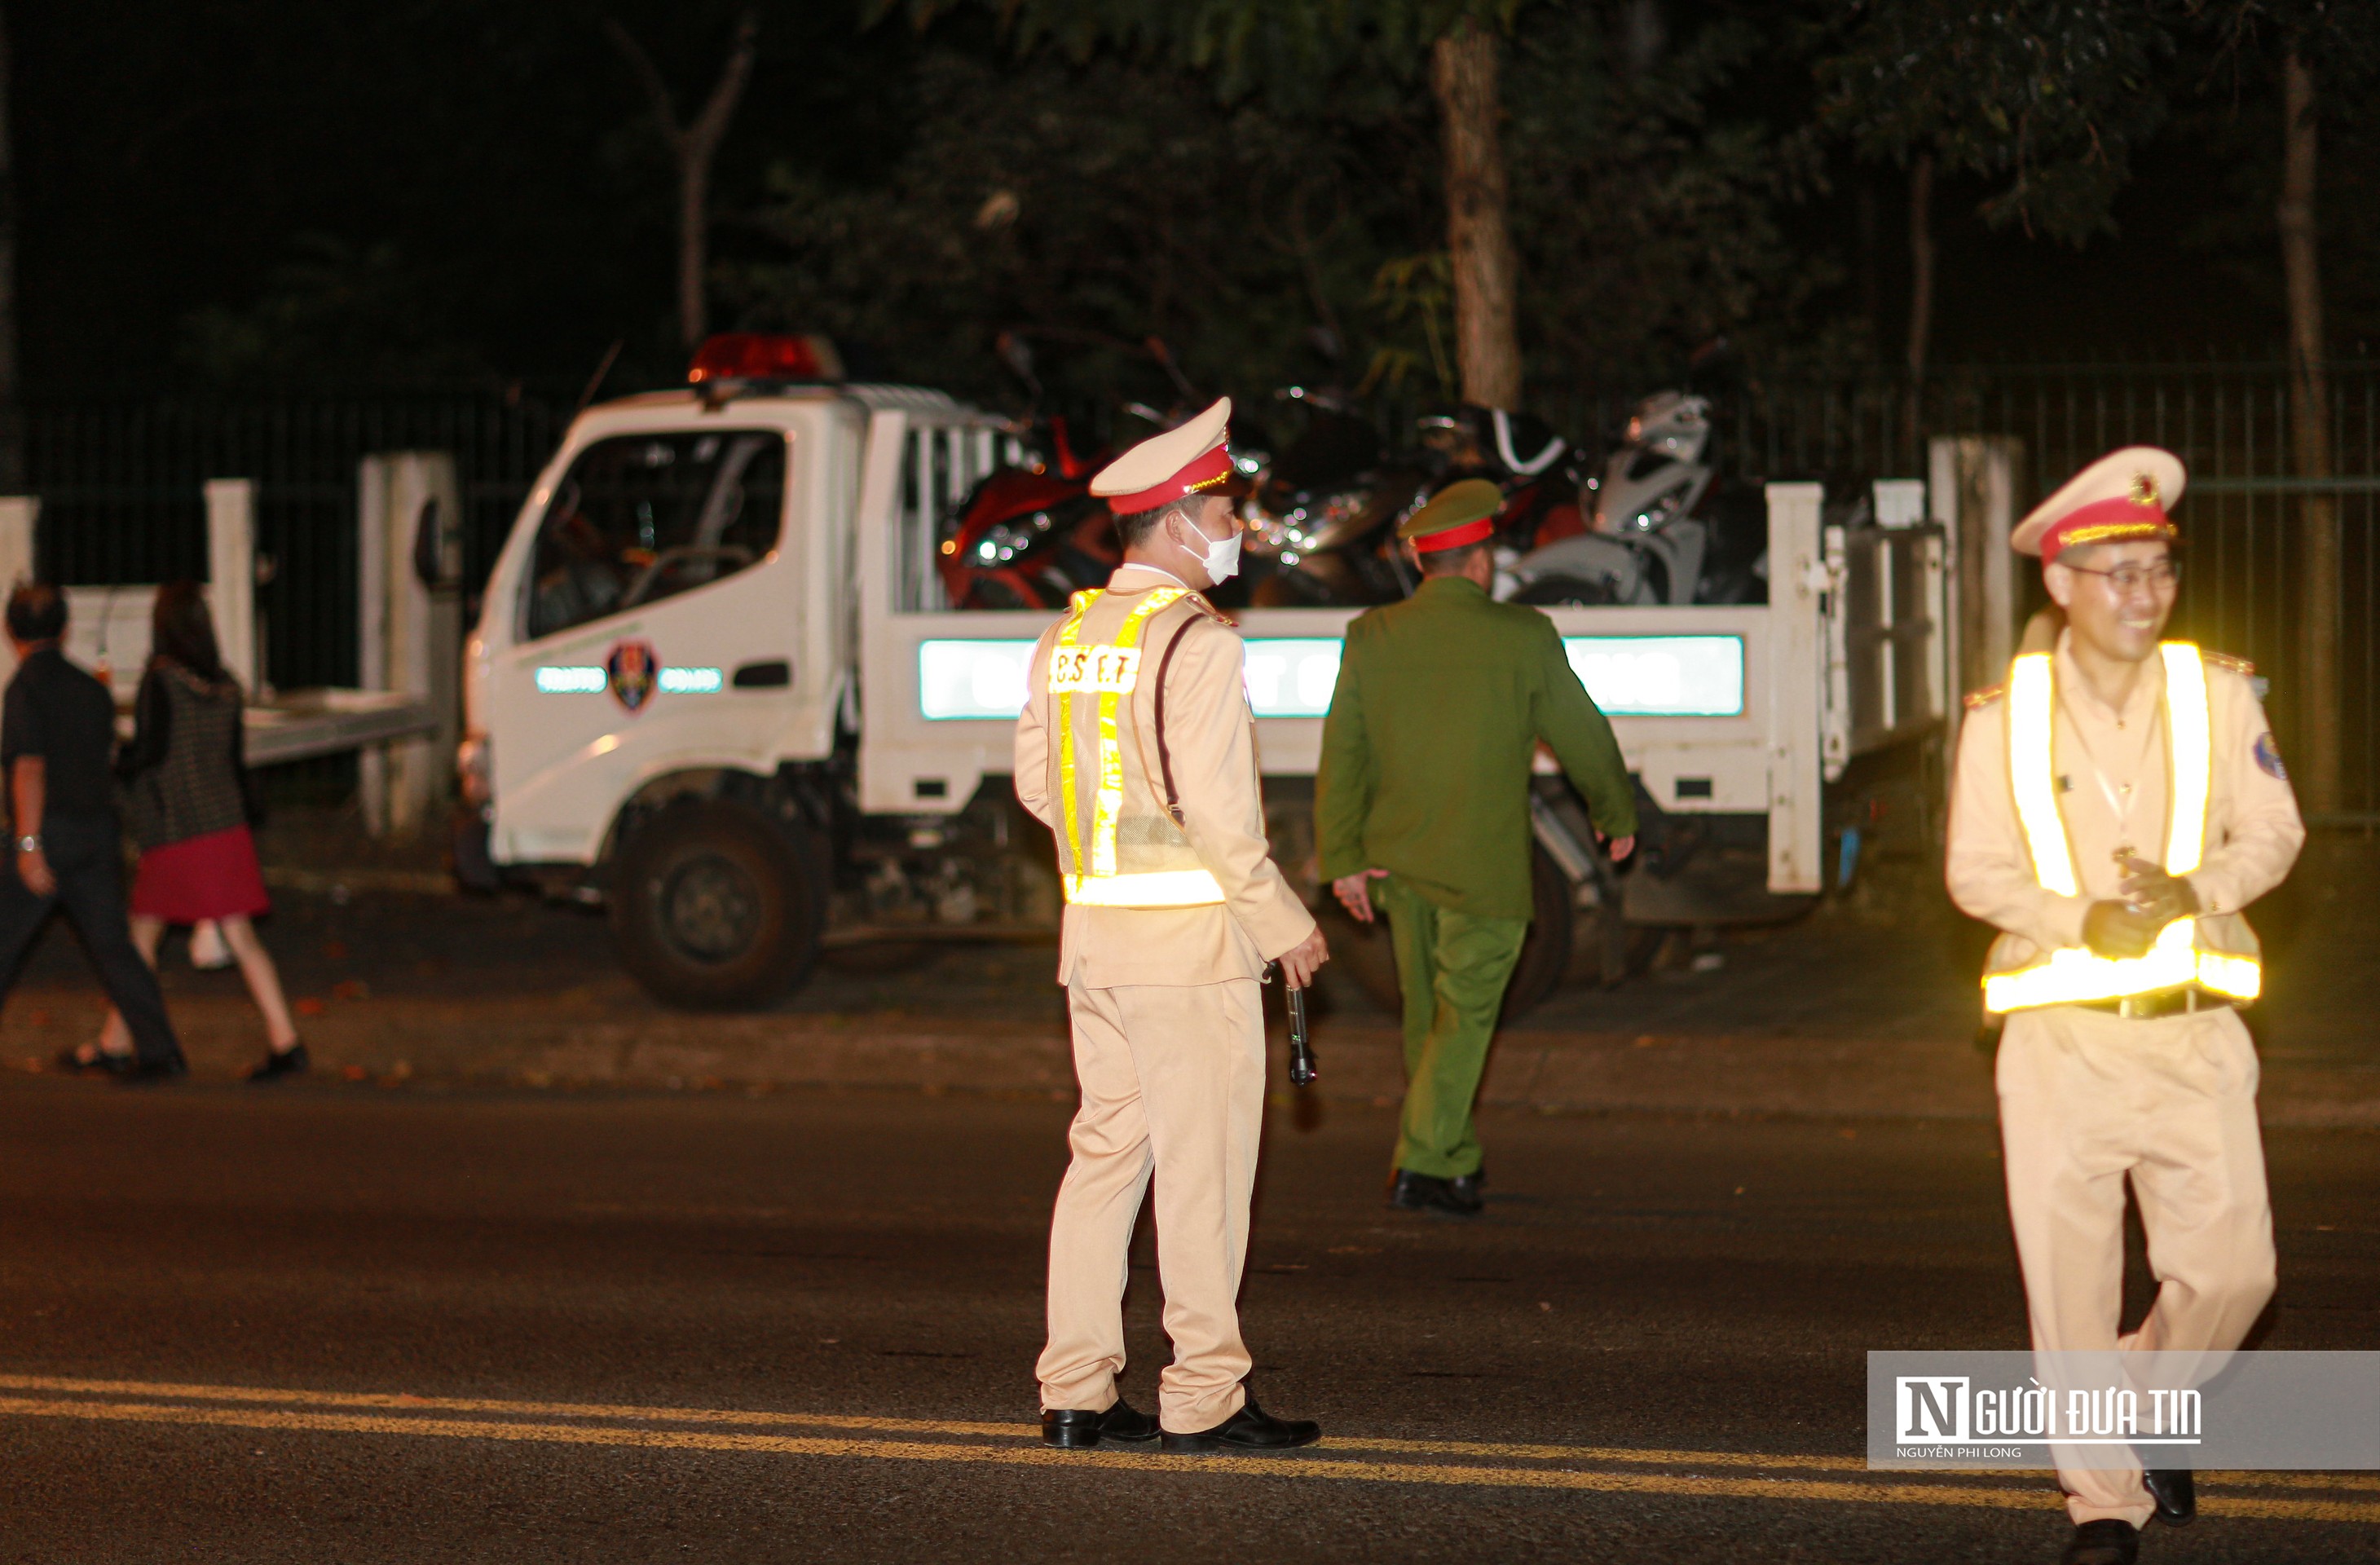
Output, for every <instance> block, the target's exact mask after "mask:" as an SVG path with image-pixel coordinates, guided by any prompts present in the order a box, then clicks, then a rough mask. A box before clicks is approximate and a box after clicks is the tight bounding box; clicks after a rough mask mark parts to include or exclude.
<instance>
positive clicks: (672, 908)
mask: <svg viewBox="0 0 2380 1565" xmlns="http://www.w3.org/2000/svg"><path fill="white" fill-rule="evenodd" d="M819 909H820V896H819V892H818V888H817V886H816V885H815V883H814V882H813V880H812V879H811V876H810V872H809V869H808V858H807V855H804V854H803V853H801V852H800V851H799V847H798V844H797V843H795V842H793V841H789V840H788V838H787V836H786V834H785V833H784V831H782V830H780V829H779V828H778V827H776V826H774V825H772V824H771V822H770V821H769V820H768V819H766V818H764V817H763V816H761V815H760V814H759V812H758V811H756V810H753V809H750V808H747V807H745V806H743V805H740V804H735V803H732V802H730V801H727V800H723V799H698V800H687V801H685V802H683V803H679V804H674V805H672V806H670V807H668V808H667V809H665V810H663V811H662V812H661V814H660V815H658V816H656V817H655V818H654V819H652V820H650V821H649V822H647V823H646V824H645V825H644V826H643V827H642V828H641V829H639V830H638V831H637V832H636V833H635V834H634V835H632V836H631V837H629V839H628V841H627V843H626V844H625V846H624V847H623V848H622V849H621V850H620V861H619V872H618V874H617V876H616V877H615V879H614V883H613V895H612V929H613V935H614V937H615V938H616V939H617V940H619V942H620V956H621V960H622V961H623V962H624V963H625V964H626V966H627V969H628V971H629V972H630V973H631V974H632V975H634V976H635V977H636V979H637V982H638V983H640V984H642V985H643V986H644V987H645V989H647V990H648V991H649V992H650V993H651V994H652V995H653V996H654V998H656V999H658V1000H660V1001H663V1002H664V1003H666V1004H670V1005H676V1006H683V1007H685V1008H686V1009H688V1010H695V1011H735V1010H747V1009H750V1008H753V1007H756V1006H761V1005H766V1004H768V1003H769V1002H771V1001H774V1000H775V999H777V998H778V997H779V996H781V995H783V993H784V992H785V991H786V990H787V989H791V988H792V987H793V986H794V985H795V984H796V983H798V982H799V981H800V980H802V979H803V978H805V977H808V975H809V970H810V966H811V964H813V963H815V962H816V961H817V960H818V953H819Z"/></svg>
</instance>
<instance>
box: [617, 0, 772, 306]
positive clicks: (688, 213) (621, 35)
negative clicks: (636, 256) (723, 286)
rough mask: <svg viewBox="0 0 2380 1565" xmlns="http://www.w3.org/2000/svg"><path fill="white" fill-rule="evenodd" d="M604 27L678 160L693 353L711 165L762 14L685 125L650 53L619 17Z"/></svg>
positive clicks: (746, 24)
mask: <svg viewBox="0 0 2380 1565" xmlns="http://www.w3.org/2000/svg"><path fill="white" fill-rule="evenodd" d="M603 30H604V31H605V32H606V33H607V34H609V35H610V37H611V40H612V43H613V47H614V48H616V49H618V50H619V51H620V54H621V55H622V57H623V58H625V60H626V61H627V62H628V67H629V68H630V69H631V70H633V71H635V72H636V73H637V80H638V81H639V82H641V83H642V84H643V86H644V89H645V96H646V98H647V99H649V100H650V102H651V103H652V110H653V118H654V119H655V120H656V121H657V122H659V124H660V126H661V131H662V140H664V141H666V142H668V143H669V150H670V155H671V156H672V157H673V158H674V159H675V161H676V163H677V332H678V338H679V340H680V342H682V343H683V344H684V345H685V346H686V351H687V352H689V353H691V352H692V351H693V350H694V349H695V348H696V347H698V346H700V344H701V342H702V338H703V333H704V330H705V319H704V318H705V315H706V313H707V311H706V310H705V309H704V301H703V283H704V281H705V274H706V273H709V272H710V165H711V162H712V160H714V159H715V158H717V157H718V155H719V143H720V142H721V141H722V140H725V139H726V136H727V122H728V121H729V120H730V119H732V118H734V117H735V105H736V104H737V103H739V102H741V101H742V99H743V97H744V88H745V85H746V83H747V82H749V81H750V80H751V79H752V60H753V56H754V55H755V54H757V53H758V43H759V33H760V19H759V15H758V14H757V13H755V12H752V11H746V12H745V13H744V15H743V18H742V19H741V20H739V21H738V22H737V23H736V26H735V47H734V49H733V50H732V51H731V52H730V53H729V55H728V56H727V64H726V65H725V66H724V67H722V68H721V70H720V73H719V81H718V84H717V85H715V86H714V87H712V88H711V90H710V98H709V99H707V100H705V102H704V103H703V105H702V112H701V113H700V114H698V115H695V117H694V123H693V124H691V125H683V126H682V125H680V124H679V123H678V118H677V105H676V103H675V102H674V100H673V99H672V98H671V96H670V90H669V84H668V83H667V82H665V81H663V80H662V73H661V70H660V68H659V67H656V66H655V65H654V64H653V61H652V56H651V55H648V54H646V53H645V51H644V48H643V46H642V45H641V44H639V43H638V42H637V41H636V39H635V37H634V36H632V35H631V34H630V33H629V31H628V30H627V29H626V28H625V27H622V26H621V25H620V24H619V23H618V22H616V21H606V22H604V24H603Z"/></svg>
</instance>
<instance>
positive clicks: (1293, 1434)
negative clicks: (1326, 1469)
mask: <svg viewBox="0 0 2380 1565" xmlns="http://www.w3.org/2000/svg"><path fill="white" fill-rule="evenodd" d="M1320 1438H1322V1425H1319V1424H1315V1423H1311V1422H1309V1421H1307V1420H1305V1419H1288V1418H1275V1417H1274V1416H1273V1415H1272V1414H1271V1413H1267V1412H1266V1411H1265V1410H1264V1409H1262V1408H1260V1407H1258V1406H1257V1400H1256V1398H1254V1397H1250V1398H1249V1399H1248V1400H1247V1401H1245V1402H1242V1403H1241V1404H1240V1411H1239V1412H1237V1413H1233V1414H1232V1416H1231V1417H1229V1418H1226V1419H1224V1420H1223V1421H1222V1422H1221V1423H1220V1424H1218V1425H1215V1426H1214V1427H1213V1428H1212V1429H1203V1430H1200V1431H1199V1432H1198V1433H1197V1434H1196V1435H1177V1434H1175V1433H1174V1432H1173V1431H1172V1430H1171V1429H1168V1430H1167V1431H1165V1442H1164V1443H1165V1450H1168V1451H1169V1452H1172V1453H1173V1454H1175V1455H1183V1454H1190V1455H1196V1454H1199V1453H1202V1452H1208V1451H1219V1450H1238V1451H1251V1452H1269V1451H1283V1450H1295V1449H1296V1448H1298V1447H1299V1446H1310V1445H1312V1444H1313V1443H1314V1442H1315V1441H1317V1440H1318V1439H1320Z"/></svg>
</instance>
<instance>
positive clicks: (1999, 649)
mask: <svg viewBox="0 0 2380 1565" xmlns="http://www.w3.org/2000/svg"><path fill="white" fill-rule="evenodd" d="M1928 445H1929V449H1928V451H1927V453H1926V456H1927V466H1928V467H1930V468H1931V473H1930V475H1929V476H1930V479H1931V481H1930V482H1929V483H1928V484H1927V485H1926V494H1927V496H1928V498H1929V500H1930V503H1932V505H1933V507H1934V519H1935V520H1936V521H1937V522H1939V523H1941V524H1942V530H1943V533H1944V535H1945V536H1946V537H1947V538H1948V539H1949V543H1950V562H1949V570H1950V576H1951V580H1952V581H1953V582H1954V583H1955V584H1956V590H1955V592H1954V593H1953V597H1954V598H1955V600H1956V601H1957V604H1958V612H1957V613H1956V614H1955V615H1954V616H1953V620H1952V625H1951V630H1952V634H1953V637H1954V646H1953V649H1952V656H1953V658H1954V660H1955V661H1954V662H1953V664H1952V667H1954V668H1955V669H1956V670H1957V673H1958V679H1959V688H1960V689H1961V691H1965V690H1973V689H1977V688H1980V687H1982V686H1984V685H1997V684H1998V683H1999V682H2000V681H2001V680H2002V679H2005V678H2006V677H2008V667H2009V661H2010V659H2012V658H2014V657H2015V656H2016V605H2017V581H2016V556H2015V554H2014V553H2013V552H2010V549H2009V534H2010V532H2012V531H2014V530H2015V528H2016V493H2017V471H2018V469H2019V468H2020V467H2022V466H2023V462H2024V443H2023V442H2022V441H2019V440H2015V439H2013V438H2011V437H2009V436H2006V435H1937V436H1936V437H1934V439H1933V440H1932V441H1931V442H1929V443H1928Z"/></svg>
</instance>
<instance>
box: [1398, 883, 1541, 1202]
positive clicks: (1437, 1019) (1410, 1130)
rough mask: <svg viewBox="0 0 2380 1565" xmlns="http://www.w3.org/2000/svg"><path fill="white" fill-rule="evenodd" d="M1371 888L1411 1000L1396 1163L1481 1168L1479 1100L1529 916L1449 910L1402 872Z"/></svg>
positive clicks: (1421, 1168)
mask: <svg viewBox="0 0 2380 1565" xmlns="http://www.w3.org/2000/svg"><path fill="white" fill-rule="evenodd" d="M1372 895H1373V897H1374V899H1375V900H1377V901H1378V904H1379V905H1380V907H1381V909H1382V911H1384V912H1386V913H1387V914H1388V916H1389V937H1390V940H1391V942H1392V943H1393V944H1394V946H1395V948H1396V953H1397V987H1398V988H1399V989H1402V990H1403V992H1404V1002H1405V1110H1404V1117H1403V1120H1402V1122H1400V1123H1399V1125H1398V1127H1397V1159H1396V1166H1397V1167H1398V1168H1400V1169H1403V1170H1404V1171H1407V1172H1408V1173H1417V1174H1429V1175H1432V1176H1434V1177H1436V1178H1439V1179H1456V1178H1460V1177H1461V1176H1463V1175H1464V1174H1471V1173H1477V1172H1478V1171H1479V1137H1478V1134H1477V1133H1476V1132H1475V1130H1474V1128H1473V1126H1472V1123H1471V1100H1472V1099H1473V1098H1475V1097H1477V1096H1478V1093H1479V1074H1480V1072H1482V1071H1483V1070H1485V1069H1486V1068H1487V1065H1488V1039H1489V1038H1490V1037H1493V1036H1494V1035H1495V1031H1496V1013H1497V1012H1498V1011H1499V1010H1500V1009H1502V1007H1503V1004H1504V985H1505V983H1506V981H1507V980H1509V979H1510V978H1511V977H1512V964H1514V963H1515V962H1518V961H1519V960H1520V957H1521V941H1522V940H1523V939H1524V938H1525V937H1526V936H1527V934H1528V932H1529V921H1528V920H1527V919H1525V918H1483V917H1480V916H1477V915H1475V914H1468V913H1454V912H1450V911H1449V910H1447V909H1446V908H1443V907H1440V906H1439V905H1438V904H1436V903H1434V902H1432V901H1430V900H1429V899H1428V898H1427V897H1426V896H1424V895H1422V894H1421V893H1420V892H1417V891H1415V890H1413V889H1412V888H1411V887H1409V886H1407V885H1405V884H1404V883H1403V882H1402V881H1401V880H1398V879H1397V877H1395V876H1394V875H1390V876H1388V877H1387V878H1385V879H1383V880H1375V881H1374V882H1372Z"/></svg>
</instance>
